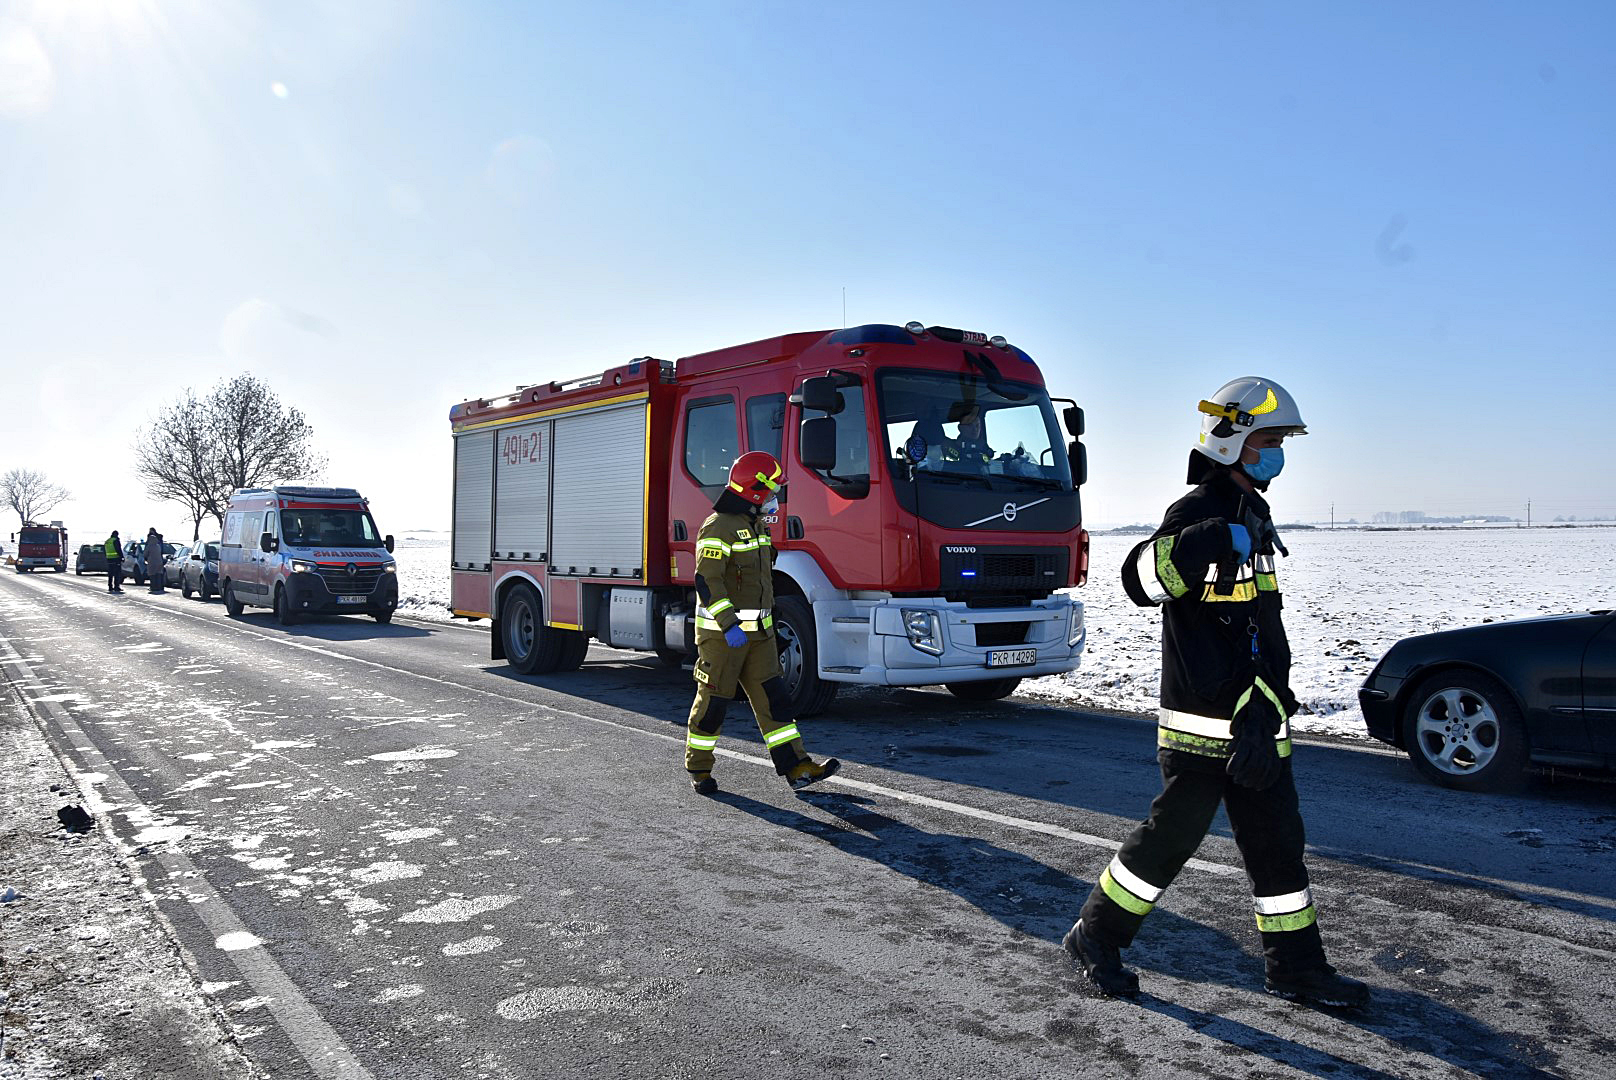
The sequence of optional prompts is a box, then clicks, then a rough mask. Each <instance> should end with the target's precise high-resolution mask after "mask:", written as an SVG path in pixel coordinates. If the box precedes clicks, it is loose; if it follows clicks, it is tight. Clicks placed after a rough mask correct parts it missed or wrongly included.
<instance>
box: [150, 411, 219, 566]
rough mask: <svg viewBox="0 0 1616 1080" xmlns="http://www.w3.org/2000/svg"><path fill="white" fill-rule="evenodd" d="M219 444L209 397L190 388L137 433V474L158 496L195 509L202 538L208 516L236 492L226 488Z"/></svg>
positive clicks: (195, 536) (196, 534)
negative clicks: (201, 397)
mask: <svg viewBox="0 0 1616 1080" xmlns="http://www.w3.org/2000/svg"><path fill="white" fill-rule="evenodd" d="M218 456H219V455H218V453H217V451H216V449H215V447H214V445H213V439H212V431H211V424H210V412H209V409H208V406H207V403H206V402H203V401H201V400H199V399H198V398H197V396H196V393H195V392H194V391H192V390H186V391H185V396H184V397H182V398H181V399H180V400H179V401H177V402H175V403H174V404H172V405H169V406H167V407H166V408H164V409H163V411H162V412H160V413H159V414H158V415H157V419H156V420H154V421H153V422H152V424H151V425H150V426H149V427H145V428H142V429H141V430H140V431H139V432H138V433H137V434H136V436H135V475H137V476H139V477H140V478H141V479H142V480H145V481H146V491H147V493H148V494H149V495H151V496H152V497H153V498H155V499H163V500H166V501H169V502H177V503H180V504H182V505H183V506H184V507H185V509H186V510H187V511H189V513H190V515H191V540H192V541H193V542H195V541H196V540H199V539H201V533H202V519H203V518H204V517H206V516H207V515H208V513H209V512H210V509H211V508H212V507H214V506H218V505H222V504H223V502H224V500H226V499H228V498H229V497H230V492H229V490H228V489H224V490H223V491H222V492H221V485H222V484H223V482H224V481H223V480H222V479H221V476H222V472H221V470H220V468H219V465H218V461H217V458H218Z"/></svg>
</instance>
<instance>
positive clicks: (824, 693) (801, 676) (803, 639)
mask: <svg viewBox="0 0 1616 1080" xmlns="http://www.w3.org/2000/svg"><path fill="white" fill-rule="evenodd" d="M774 640H775V644H776V645H777V646H779V649H780V672H781V674H782V675H783V676H784V678H785V681H786V712H787V714H788V715H789V716H792V717H798V716H813V715H814V714H816V713H822V712H824V711H825V710H826V709H828V708H829V707H830V703H831V701H832V700H833V699H834V698H835V697H836V690H837V684H836V683H833V682H827V681H825V680H824V679H821V678H820V677H819V642H818V641H817V640H816V639H815V638H814V613H813V611H812V609H810V608H809V607H808V602H807V601H806V600H803V599H802V598H801V597H797V596H781V597H776V598H775V601H774Z"/></svg>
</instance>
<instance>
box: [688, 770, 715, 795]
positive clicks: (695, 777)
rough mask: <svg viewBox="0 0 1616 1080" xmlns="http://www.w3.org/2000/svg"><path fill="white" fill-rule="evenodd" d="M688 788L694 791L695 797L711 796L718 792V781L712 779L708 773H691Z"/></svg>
mask: <svg viewBox="0 0 1616 1080" xmlns="http://www.w3.org/2000/svg"><path fill="white" fill-rule="evenodd" d="M690 786H691V787H693V788H695V789H696V794H697V795H711V794H712V793H713V792H715V791H717V790H718V781H717V780H714V779H713V774H712V773H710V772H693V773H691V774H690Z"/></svg>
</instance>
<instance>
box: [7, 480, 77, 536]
mask: <svg viewBox="0 0 1616 1080" xmlns="http://www.w3.org/2000/svg"><path fill="white" fill-rule="evenodd" d="M70 498H72V494H71V493H70V492H69V491H68V490H67V489H66V488H65V487H62V486H60V485H59V484H53V483H51V482H50V481H49V480H47V479H46V478H45V474H44V473H42V472H38V471H36V470H34V469H12V470H11V471H10V472H8V473H6V475H5V476H3V477H0V499H4V500H5V503H6V505H7V506H9V507H11V509H12V510H13V511H15V512H16V514H17V516H18V517H19V518H21V519H22V521H23V523H24V524H27V523H28V522H30V521H34V520H36V519H38V518H42V517H44V516H45V515H46V514H48V513H50V512H51V511H52V510H53V509H55V508H56V506H57V505H58V504H60V503H61V502H63V501H64V500H67V499H70Z"/></svg>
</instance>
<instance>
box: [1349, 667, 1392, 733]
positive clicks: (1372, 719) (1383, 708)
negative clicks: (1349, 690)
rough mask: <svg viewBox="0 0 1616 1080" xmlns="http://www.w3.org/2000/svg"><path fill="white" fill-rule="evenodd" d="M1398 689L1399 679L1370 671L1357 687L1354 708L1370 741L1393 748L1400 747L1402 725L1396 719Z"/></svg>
mask: <svg viewBox="0 0 1616 1080" xmlns="http://www.w3.org/2000/svg"><path fill="white" fill-rule="evenodd" d="M1402 688H1403V680H1402V679H1400V678H1397V677H1396V676H1394V675H1383V674H1381V673H1380V672H1379V671H1375V672H1371V673H1370V675H1369V678H1368V679H1366V680H1364V684H1363V685H1362V686H1361V687H1359V688H1358V708H1359V709H1360V710H1362V712H1363V718H1364V726H1365V727H1367V728H1368V729H1369V736H1370V738H1373V739H1379V740H1380V741H1381V742H1383V743H1389V744H1390V745H1392V746H1396V747H1401V746H1402V745H1403V732H1402V725H1401V724H1400V723H1399V722H1398V717H1397V695H1398V693H1399V692H1400V691H1401V690H1402Z"/></svg>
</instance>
